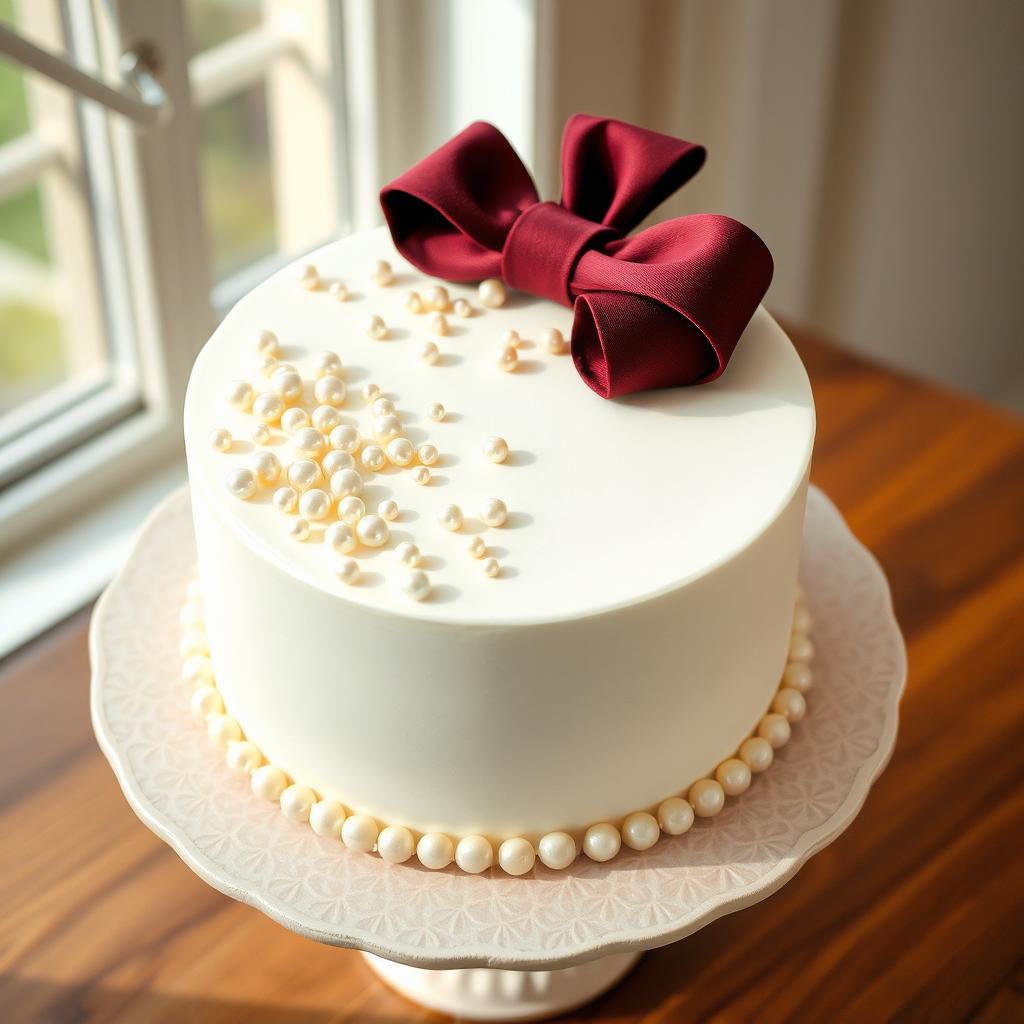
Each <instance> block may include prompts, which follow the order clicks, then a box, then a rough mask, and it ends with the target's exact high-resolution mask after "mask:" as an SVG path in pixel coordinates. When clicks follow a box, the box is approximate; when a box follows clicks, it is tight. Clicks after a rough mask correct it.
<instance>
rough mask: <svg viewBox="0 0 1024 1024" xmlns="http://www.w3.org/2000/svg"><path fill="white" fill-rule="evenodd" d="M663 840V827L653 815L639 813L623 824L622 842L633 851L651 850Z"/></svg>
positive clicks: (630, 816) (644, 812)
mask: <svg viewBox="0 0 1024 1024" xmlns="http://www.w3.org/2000/svg"><path fill="white" fill-rule="evenodd" d="M660 838H661V826H660V825H659V824H658V819H657V818H655V817H654V815H653V814H648V813H647V812H646V811H637V812H636V813H635V814H630V815H629V816H628V817H627V818H626V820H625V821H624V822H623V823H622V841H623V842H624V843H625V844H626V845H627V846H628V847H629V848H630V849H631V850H649V849H650V848H651V847H652V846H653V845H654V844H655V843H656V842H657V841H658V840H659V839H660Z"/></svg>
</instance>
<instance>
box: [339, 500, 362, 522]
mask: <svg viewBox="0 0 1024 1024" xmlns="http://www.w3.org/2000/svg"><path fill="white" fill-rule="evenodd" d="M365 515H366V503H365V502H364V501H363V499H362V498H357V497H356V496H355V495H354V494H350V495H349V496H348V497H347V498H342V499H341V501H339V502H338V518H339V519H340V520H341V521H342V522H343V523H348V524H349V526H355V524H356V523H358V522H359V520H360V519H362V518H363V516H365Z"/></svg>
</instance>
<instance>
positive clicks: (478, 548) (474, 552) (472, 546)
mask: <svg viewBox="0 0 1024 1024" xmlns="http://www.w3.org/2000/svg"><path fill="white" fill-rule="evenodd" d="M466 550H467V551H468V552H469V554H470V556H471V557H472V558H483V557H484V555H486V554H487V545H486V544H485V543H484V539H483V537H481V536H479V535H477V536H476V537H474V538H473V539H472V540H471V541H470V542H469V546H468V547H467V548H466Z"/></svg>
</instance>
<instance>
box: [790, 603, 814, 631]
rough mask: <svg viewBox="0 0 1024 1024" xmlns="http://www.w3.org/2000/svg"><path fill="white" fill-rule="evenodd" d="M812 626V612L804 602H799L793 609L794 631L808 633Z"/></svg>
mask: <svg viewBox="0 0 1024 1024" xmlns="http://www.w3.org/2000/svg"><path fill="white" fill-rule="evenodd" d="M810 628H811V613H810V612H809V611H808V610H807V609H806V608H805V607H804V606H803V605H802V604H798V605H797V606H796V608H794V609H793V632H794V633H806V632H807V631H808V630H809V629H810Z"/></svg>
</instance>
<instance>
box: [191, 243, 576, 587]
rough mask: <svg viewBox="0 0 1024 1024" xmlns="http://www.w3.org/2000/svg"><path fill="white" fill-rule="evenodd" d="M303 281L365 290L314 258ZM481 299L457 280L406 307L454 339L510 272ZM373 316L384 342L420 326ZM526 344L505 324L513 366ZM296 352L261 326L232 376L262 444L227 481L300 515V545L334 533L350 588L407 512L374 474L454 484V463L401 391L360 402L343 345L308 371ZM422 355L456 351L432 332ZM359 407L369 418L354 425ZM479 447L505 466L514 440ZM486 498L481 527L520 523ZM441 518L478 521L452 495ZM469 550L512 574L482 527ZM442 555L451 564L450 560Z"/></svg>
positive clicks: (379, 273) (486, 285) (438, 412)
mask: <svg viewBox="0 0 1024 1024" xmlns="http://www.w3.org/2000/svg"><path fill="white" fill-rule="evenodd" d="M368 279H369V281H370V282H371V283H372V284H373V285H374V286H375V287H378V288H390V287H391V286H392V285H393V284H394V283H395V281H396V275H395V272H394V270H393V269H392V267H391V265H390V263H388V262H387V261H386V260H377V261H376V263H374V264H373V266H372V267H371V268H370V270H369V273H368ZM297 283H298V285H299V287H300V288H301V289H303V290H305V291H308V292H319V291H324V290H326V291H327V292H328V293H329V294H330V295H331V296H332V297H334V298H335V299H338V300H340V301H345V302H349V301H354V300H355V299H356V298H358V297H359V296H357V295H356V296H354V295H353V293H352V292H350V291H349V289H348V287H347V286H346V285H344V283H343V282H340V281H327V280H325V279H324V278H323V277H322V276H321V274H320V272H319V270H318V268H317V267H316V266H315V265H314V264H305V265H303V266H302V267H301V268H300V269H299V271H298V275H297ZM478 297H479V301H480V307H481V310H480V311H478V310H477V309H476V308H475V307H474V306H473V304H472V303H471V302H470V301H469V300H468V299H466V298H464V297H459V298H458V299H456V300H455V301H454V302H453V300H452V297H451V295H450V293H449V290H448V288H447V287H446V286H444V285H441V284H433V285H430V286H429V287H428V288H427V289H426V290H424V291H422V292H421V291H410V292H409V293H408V295H407V296H406V299H405V303H404V308H405V310H406V311H407V312H408V313H410V314H412V315H413V316H414V317H419V316H423V315H427V316H429V320H428V326H429V329H430V331H431V333H432V334H433V335H434V336H435V337H436V338H445V337H447V336H448V335H449V333H450V332H451V325H450V323H449V321H448V319H447V318H448V316H449V315H454V316H456V317H458V318H460V319H466V318H469V317H473V316H476V315H482V310H486V309H496V308H498V307H500V306H502V305H504V303H505V301H506V298H507V292H506V289H505V286H504V284H503V283H502V282H501V281H499V280H497V279H493V280H487V281H484V282H482V283H481V284H480V286H479V288H478ZM364 325H365V334H366V335H367V336H368V337H369V338H371V339H373V340H385V339H388V338H390V337H392V334H393V333H396V332H397V333H398V334H399V335H401V336H404V335H405V334H407V333H408V332H407V331H404V329H403V330H402V331H397V328H396V329H395V330H392V328H391V327H390V326H389V325H388V324H387V323H386V322H385V321H384V319H383V317H381V316H380V315H379V314H377V313H370V314H369V315H368V316H367V317H366V318H365V320H364ZM522 344H524V342H523V340H522V338H521V337H520V335H519V333H518V332H517V331H515V330H506V331H505V332H504V334H503V335H502V348H501V357H500V359H499V365H500V366H501V368H502V369H505V370H513V369H515V368H516V365H517V362H518V355H517V353H518V349H519V347H520V346H521V345H522ZM538 344H539V345H540V346H541V347H543V349H544V350H545V351H547V352H550V353H552V354H558V353H561V352H562V351H564V349H565V339H564V336H563V335H562V333H561V332H560V331H559V330H558V329H557V328H550V329H547V330H544V331H543V332H542V335H541V338H540V340H539V342H538ZM284 351H285V347H284V346H283V345H282V344H281V342H280V340H279V338H278V336H277V334H276V333H275V332H274V331H272V330H270V329H267V328H264V329H261V330H259V331H258V332H257V333H256V336H255V338H254V339H253V341H252V349H251V352H250V353H249V357H250V358H251V360H252V364H251V366H252V371H251V373H250V374H249V375H246V376H240V377H239V378H238V379H236V380H234V381H232V382H230V383H229V384H228V386H227V388H226V390H225V400H226V403H227V405H228V406H229V407H230V409H232V410H233V411H234V413H235V414H241V415H244V416H249V417H252V420H253V422H252V423H251V426H249V427H248V428H247V429H246V431H245V432H246V433H247V434H248V436H249V438H251V440H252V442H253V444H255V445H256V446H257V447H258V448H259V449H261V450H259V451H257V452H256V453H255V455H253V456H252V457H250V458H249V459H247V460H246V462H245V463H244V464H241V465H239V464H236V465H233V466H232V467H231V468H230V469H229V470H228V471H227V472H226V474H225V476H224V482H225V487H226V489H227V491H228V493H229V494H231V495H232V496H233V497H234V498H237V499H238V500H239V501H252V500H254V499H256V498H257V497H258V496H259V495H260V493H261V491H262V492H269V497H270V499H271V501H270V504H271V505H272V506H273V508H274V509H275V510H276V511H277V512H278V513H280V514H282V515H284V516H286V517H288V520H287V522H286V525H285V531H286V533H287V535H288V536H289V537H290V538H291V539H292V540H294V541H296V542H297V543H309V542H315V541H317V540H322V541H323V542H324V545H325V547H326V548H327V550H328V551H329V552H330V553H331V554H332V555H334V556H337V557H339V558H340V560H339V561H338V562H336V564H335V566H334V570H335V576H336V578H337V579H338V580H339V581H340V582H342V583H344V584H346V585H349V586H351V585H355V584H358V583H359V582H360V580H361V577H362V573H361V570H360V565H359V562H358V558H359V557H360V556H361V554H363V553H369V552H372V551H373V550H374V549H379V548H383V547H387V546H389V544H390V542H391V539H392V538H391V532H390V525H389V524H393V523H396V522H397V521H399V520H400V519H401V516H402V510H401V508H400V507H399V504H398V502H397V501H396V500H395V498H394V497H389V498H388V499H387V500H386V501H384V502H380V503H379V507H378V508H377V509H376V510H371V509H369V508H367V506H366V504H365V502H364V500H363V497H362V495H363V494H364V491H365V488H366V485H367V483H368V482H369V481H370V480H372V481H373V482H374V483H375V484H385V483H386V482H387V481H386V480H385V479H384V477H383V474H386V473H389V472H390V471H391V470H400V471H406V470H407V471H408V472H409V474H410V476H411V479H412V481H413V482H414V483H415V484H416V485H418V486H420V487H426V488H429V487H432V486H434V485H435V484H441V483H442V481H443V482H447V478H442V477H437V476H435V469H436V467H437V466H438V465H439V464H440V463H441V461H442V456H441V452H440V449H439V445H438V444H437V443H436V442H435V441H434V440H433V439H432V438H430V439H427V440H425V441H421V442H420V443H417V444H414V443H413V441H412V440H410V438H409V437H408V436H406V428H405V425H404V423H403V420H402V415H404V414H401V415H400V414H399V412H398V411H397V409H396V406H395V400H394V398H393V397H392V396H390V395H388V394H385V392H384V391H383V390H382V388H381V386H380V385H379V384H377V383H376V382H374V381H370V382H367V383H365V384H363V386H362V387H361V389H360V392H359V393H360V395H361V398H362V401H363V409H362V416H361V417H359V413H358V412H356V411H355V410H354V408H353V406H358V402H354V401H353V395H352V394H351V393H350V388H349V385H348V383H347V382H346V369H345V363H344V360H343V358H342V356H341V355H340V354H339V353H338V352H336V351H326V352H323V353H322V354H321V355H320V356H319V357H318V358H317V359H316V360H315V363H314V367H313V369H312V371H311V372H309V371H306V372H305V373H304V372H301V371H300V369H299V368H298V366H296V365H294V364H293V363H292V362H288V361H287V360H286V359H285V358H284ZM361 358H362V356H361ZM419 358H420V360H421V362H422V363H423V364H424V365H426V366H430V367H434V366H439V365H442V364H443V362H444V358H445V357H444V354H443V353H442V351H441V349H440V348H439V346H438V344H437V342H436V341H435V340H432V339H427V340H424V341H422V342H421V343H420V346H419ZM425 413H426V417H427V419H428V420H430V421H431V422H432V423H434V424H438V425H440V424H443V423H445V421H446V420H447V419H448V418H449V414H448V410H447V409H446V408H445V406H444V404H443V403H441V402H437V401H434V402H431V403H429V404H428V406H427V408H426V409H425ZM354 416H355V417H357V418H360V419H362V420H363V422H354V421H353V420H354ZM239 440H241V434H240V437H239ZM235 441H236V439H235V437H233V435H232V433H231V431H230V430H229V429H228V428H227V427H225V426H223V425H216V426H213V427H211V429H210V432H209V444H210V448H211V449H212V450H213V451H214V452H216V453H218V454H223V455H231V454H232V453H233V452H234V451H235V449H236V448H239V447H243V446H242V445H236V443H235ZM272 445H273V446H279V445H286V446H287V448H285V449H283V450H281V454H280V455H278V454H275V452H273V451H270V450H266V449H267V448H268V446H272ZM479 453H480V454H479V455H478V456H477V457H478V458H479V457H481V456H482V457H483V458H485V459H487V460H488V461H490V462H492V463H494V464H496V465H500V464H502V463H505V462H506V461H508V459H509V457H510V448H509V444H508V442H507V441H506V440H505V438H503V437H499V436H495V435H485V436H483V437H482V439H481V441H480V449H479ZM454 461H455V462H457V461H458V460H457V459H455V460H454ZM474 504H475V506H476V508H475V511H476V512H477V515H476V516H475V517H474V519H473V522H474V523H475V524H479V525H475V526H474V531H476V530H479V529H480V528H481V527H482V528H483V529H484V530H488V529H500V528H501V527H503V526H504V525H505V524H506V523H507V522H508V520H509V510H508V505H507V502H506V500H505V499H504V498H502V497H498V496H493V495H492V496H490V497H486V496H485V497H482V498H481V497H477V498H475V499H474ZM436 519H437V522H438V524H439V525H440V526H441V527H442V528H443V529H445V530H446V531H449V532H452V533H458V532H460V531H462V530H463V528H464V527H465V526H466V525H467V523H468V520H467V513H464V512H463V510H462V508H461V507H460V506H459V505H457V504H455V503H452V502H444V503H442V504H440V505H439V506H438V508H437V510H436ZM335 520H337V521H335ZM468 552H469V554H470V555H471V556H472V557H473V558H474V559H478V560H479V561H480V571H481V575H482V576H483V577H484V578H490V579H493V578H496V577H500V576H501V575H502V570H501V564H500V562H499V561H498V559H497V558H496V557H495V555H494V554H492V555H490V556H489V557H487V556H488V547H487V543H486V541H485V540H484V539H483V538H482V537H481V536H480V535H479V533H474V535H473V537H472V539H471V541H470V545H469V547H468ZM496 553H497V552H496ZM397 562H398V564H400V565H402V566H403V570H404V571H402V572H400V573H398V574H397V575H396V576H395V582H396V590H397V591H398V592H399V593H401V594H403V595H405V596H406V597H409V598H412V599H413V600H416V601H422V600H426V599H428V598H429V597H430V596H431V593H432V586H431V582H430V579H429V576H428V575H427V572H426V570H425V568H424V566H423V565H416V566H409V565H407V564H406V562H405V561H404V560H403V559H401V558H399V559H398V560H397ZM424 564H426V563H424ZM439 564H442V565H443V564H444V563H443V560H442V561H440V563H439Z"/></svg>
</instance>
